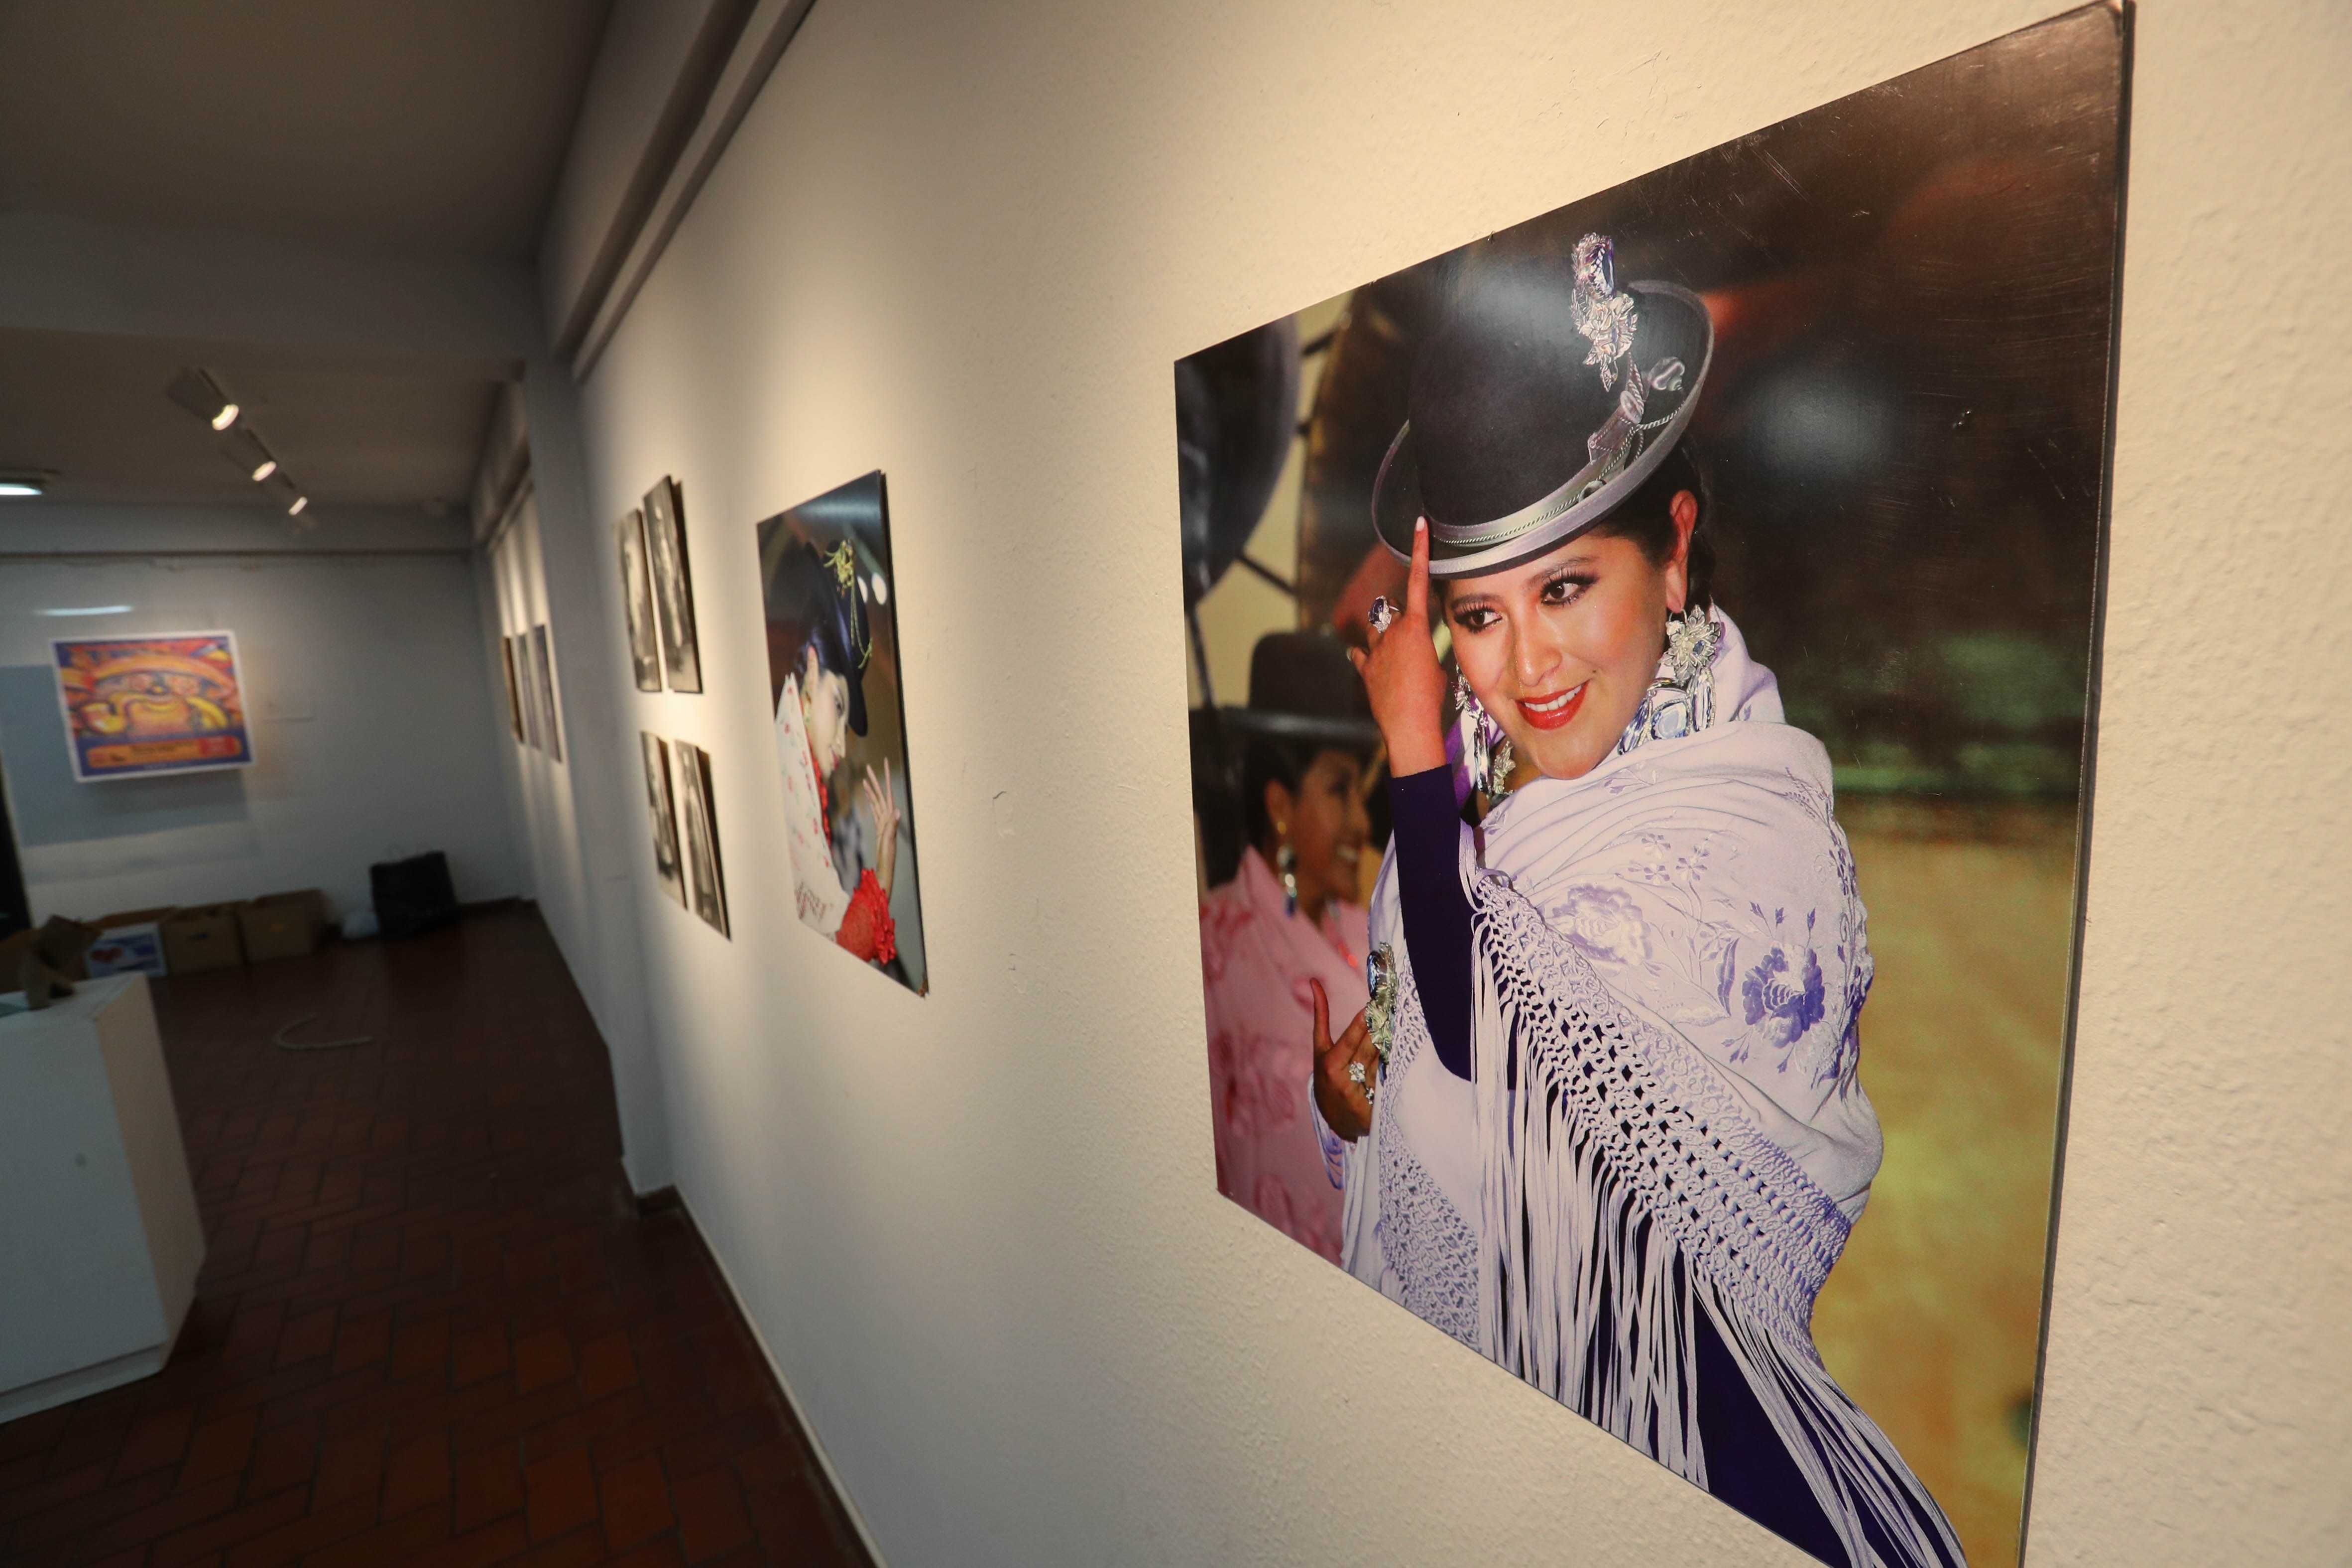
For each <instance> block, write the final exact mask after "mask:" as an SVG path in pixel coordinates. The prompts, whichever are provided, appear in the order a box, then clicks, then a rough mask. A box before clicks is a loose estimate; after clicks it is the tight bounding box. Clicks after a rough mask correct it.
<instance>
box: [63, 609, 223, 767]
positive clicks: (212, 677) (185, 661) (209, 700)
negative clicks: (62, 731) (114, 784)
mask: <svg viewBox="0 0 2352 1568" xmlns="http://www.w3.org/2000/svg"><path fill="white" fill-rule="evenodd" d="M50 648H51V650H52V652H53V653H54V655H55V658H56V663H57V670H58V702H59V704H60V705H61V706H62V707H63V709H64V710H65V721H66V734H67V738H68V742H70V745H71V749H72V752H73V764H74V777H76V778H77V779H79V780H81V781H82V782H83V783H84V784H89V783H91V782H94V781H96V780H99V779H114V778H130V777H133V776H141V775H150V774H155V773H195V772H198V771H201V770H204V769H209V768H242V767H249V766H250V765H252V763H253V736H252V733H251V731H249V730H248V729H247V726H246V715H245V684H244V681H243V680H242V679H240V678H239V675H238V671H237V664H236V637H234V636H232V635H231V634H230V633H227V632H174V633H170V634H167V635H165V636H162V637H92V638H59V639H58V640H57V641H56V642H53V643H52V644H50Z"/></svg>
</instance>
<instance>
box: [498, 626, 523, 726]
mask: <svg viewBox="0 0 2352 1568" xmlns="http://www.w3.org/2000/svg"><path fill="white" fill-rule="evenodd" d="M499 663H501V664H502V665H504V666H505V667H506V673H507V728H509V730H512V731H514V738H515V743H516V744H517V745H522V744H525V743H527V742H529V741H530V734H529V733H528V732H527V731H525V730H524V729H523V722H522V688H521V686H520V684H519V683H518V682H517V680H516V679H515V647H514V638H512V637H506V636H503V635H501V636H500V637H499Z"/></svg>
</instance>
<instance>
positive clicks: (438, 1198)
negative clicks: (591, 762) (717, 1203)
mask: <svg viewBox="0 0 2352 1568" xmlns="http://www.w3.org/2000/svg"><path fill="white" fill-rule="evenodd" d="M154 994H155V1010H156V1014H157V1016H158V1017H159V1019H160V1020H161V1022H162V1026H163V1050H164V1055H165V1057H166V1058H167V1059H168V1060H169V1061H170V1064H171V1069H172V1083H173V1093H174V1096H175V1097H176V1099H177V1101H178V1105H179V1110H180V1121H181V1126H182V1129H183V1131H184V1134H185V1138H186V1142H187V1149H188V1162H189V1165H190V1168H191V1169H192V1170H193V1171H194V1173H195V1182H196V1201H197V1203H198V1205H200V1206H201V1207H202V1209H203V1211H204V1219H205V1233H206V1235H207V1237H208V1238H209V1247H210V1250H209V1252H208V1254H207V1255H206V1258H205V1268H204V1273H203V1276H202V1278H201V1279H199V1281H198V1283H197V1287H196V1302H195V1305H194V1308H193V1309H192V1310H190V1312H189V1314H188V1320H187V1323H186V1325H185V1326H184V1328H183V1329H182V1330H181V1332H180V1339H179V1343H178V1345H177V1347H176V1349H175V1350H174V1351H173V1355H172V1359H171V1362H170V1364H169V1365H167V1366H165V1367H164V1369H163V1371H162V1372H161V1373H157V1374H156V1375H155V1376H153V1377H152V1378H148V1379H146V1380H145V1381H143V1382H140V1383H134V1384H129V1385H127V1386H125V1387H122V1388H118V1389H114V1390H111V1391H110V1392H108V1393H105V1394H97V1395H94V1396H92V1397H90V1398H89V1399H84V1400H81V1401H79V1402H78V1403H76V1404H73V1405H64V1406H60V1407H59V1408H58V1409H55V1410H49V1411H46V1412H43V1413H42V1414H40V1415H30V1416H26V1417H25V1418H24V1419H22V1420H19V1421H16V1422H12V1423H9V1424H7V1425H5V1426H0V1563H6V1564H8V1565H9V1568H17V1565H20V1564H21V1565H25V1568H62V1565H66V1564H84V1563H87V1564H92V1565H95V1568H275V1565H278V1564H287V1563H302V1564H310V1565H314V1568H383V1565H387V1564H394V1563H446V1564H469V1565H470V1564H489V1563H509V1562H511V1563H534V1564H537V1563H547V1564H565V1565H583V1568H584V1565H585V1564H590V1563H629V1564H631V1565H633V1568H635V1565H644V1568H664V1565H669V1568H675V1565H678V1564H685V1563H729V1564H736V1563H747V1564H748V1563H791V1564H803V1563H811V1564H814V1563H856V1564H864V1563H869V1561H870V1560H869V1559H868V1558H867V1557H866V1553H865V1552H864V1551H863V1549H862V1548H861V1546H860V1544H859V1542H858V1538H857V1536H856V1532H855V1530H854V1528H853V1527H852V1526H851V1524H850V1522H849V1521H848V1519H847V1518H846V1516H845V1514H844V1512H843V1510H842V1508H841V1506H840V1503H839V1501H838V1500H837V1499H836V1498H835V1495H834V1494H833V1492H832V1491H831V1490H830V1489H829V1488H828V1486H827V1484H826V1481H825V1479H824V1473H823V1471H822V1470H821V1469H820V1468H819V1467H818V1465H817V1463H816V1460H815V1458H814V1455H813V1454H812V1453H811V1452H810V1449H809V1446H808V1442H807V1439H806V1437H805V1436H804V1435H803V1432H802V1430H801V1428H800V1427H799V1426H798V1424H797V1423H796V1422H795V1420H794V1419H793V1415H792V1413H791V1411H790V1409H789V1408H788V1407H787V1406H786V1405H784V1403H783V1400H782V1395H781V1394H780V1393H779V1392H778V1390H777V1387H776V1384H775V1380H774V1379H773V1377H772V1375H771V1374H770V1373H769V1371H768V1367H767V1363H765V1361H764V1360H763V1359H762V1358H761V1355H760V1353H759V1351H758V1350H757V1348H756V1347H755V1346H754V1345H753V1343H752V1341H751V1334H750V1332H749V1331H748V1330H747V1329H746V1328H745V1326H744V1324H743V1321H742V1319H741V1318H740V1315H739V1314H738V1313H737V1311H736V1310H735V1306H734V1302H733V1300H731V1299H730V1296H729V1294H728V1292H727V1289H726V1287H725V1286H724V1284H722V1283H721V1281H720V1279H719V1274H718V1270H717V1269H716V1268H714V1267H713V1265H712V1263H711V1261H710V1258H709V1254H708V1253H707V1252H706V1251H705V1250H704V1248H703V1245H702V1241H701V1238H700V1237H698V1235H697V1234H696V1233H695V1230H694V1227H693V1225H692V1223H691V1222H690V1221H689V1220H688V1218H687V1217H686V1215H685V1214H684V1213H683V1212H682V1211H680V1210H678V1209H677V1208H675V1207H672V1208H670V1209H669V1210H667V1212H658V1213H654V1214H651V1215H646V1216H644V1217H640V1216H639V1215H638V1212H637V1205H636V1203H635V1200H634V1199H633V1198H632V1196H631V1194H630V1193H629V1190H628V1185H627V1183H626V1182H625V1180H624V1178H623V1176H622V1173H621V1166H620V1131H619V1126H618V1122H617V1120H616V1117H615V1114H614V1103H613V1084H612V1076H611V1073H610V1070H609V1068H608V1067H607V1065H606V1061H605V1056H604V1046H603V1044H602V1042H601V1041H600V1039H599V1037H598V1036H597V1034H596V1031H595V1027H594V1026H593V1023H591V1021H590V1019H589V1016H588V1010H587V1008H586V1007H585V1006H584V1005H583V1004H582V1002H581V1000H580V996H579V994H578V992H577V991H576V990H574V988H573V986H572V981H571V977H570V975H569V973H567V972H566V970H565V969H564V966H563V963H562V959H561V958H560V957H558V955H557V953H556V950H555V944H554V942H552V941H551V940H550V938H549V936H548V934H547V931H546V928H545V927H544V926H543V925H542V924H541V922H540V919H539V916H538V914H537V912H536V911H535V910H532V909H530V907H529V906H511V907H507V908H500V909H495V910H485V911H478V912H475V913H472V914H469V915H468V917H467V919H466V921H464V922H463V923H462V924H460V925H458V926H457V927H456V928H455V929H453V930H449V931H439V932H436V933H434V934H432V935H430V936H425V937H419V938H416V939H414V940H412V941H408V942H353V943H340V942H338V943H331V944H330V945H329V946H328V947H327V948H325V949H324V950H322V951H321V952H319V953H317V954H315V955H313V956H311V957H309V958H301V959H287V960H280V961H278V962H276V963H263V964H256V965H254V966H252V967H250V968H245V969H233V970H224V971H219V972H216V973H210V974H198V975H190V976H185V977H183V978H181V979H176V980H167V981H162V982H159V983H156V984H155V987H154ZM310 1014H315V1015H317V1017H316V1018H315V1019H313V1020H312V1021H311V1022H310V1023H307V1024H304V1025H303V1026H301V1027H300V1028H299V1029H296V1030H294V1031H291V1037H292V1038H295V1039H298V1040H329V1039H338V1038H342V1037H349V1036H352V1035H362V1034H364V1035H373V1037H374V1043H373V1044H372V1045H364V1046H354V1047H345V1048H342V1049H337V1050H322V1051H289V1050H283V1049H280V1048H279V1047H278V1046H277V1045H275V1044H273V1043H272V1038H271V1037H272V1036H273V1034H274V1033H276V1032H277V1031H278V1030H279V1029H280V1028H281V1027H282V1026H285V1025H287V1024H289V1023H290V1022H292V1021H294V1020H296V1019H299V1018H301V1017H303V1016H305V1015H310Z"/></svg>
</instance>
